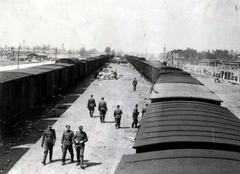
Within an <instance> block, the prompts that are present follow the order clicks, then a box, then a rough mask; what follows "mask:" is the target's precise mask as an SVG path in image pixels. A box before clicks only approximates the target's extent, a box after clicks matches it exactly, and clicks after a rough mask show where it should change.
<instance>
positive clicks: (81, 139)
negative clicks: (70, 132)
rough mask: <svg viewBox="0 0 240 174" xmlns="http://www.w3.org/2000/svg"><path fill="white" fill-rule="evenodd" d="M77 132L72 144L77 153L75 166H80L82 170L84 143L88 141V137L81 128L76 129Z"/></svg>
mask: <svg viewBox="0 0 240 174" xmlns="http://www.w3.org/2000/svg"><path fill="white" fill-rule="evenodd" d="M78 129H79V131H77V132H76V134H75V136H74V144H75V149H76V153H77V162H78V163H77V165H79V164H80V166H81V168H83V160H84V148H85V142H87V141H88V137H87V134H86V132H84V131H83V127H82V126H79V127H78Z"/></svg>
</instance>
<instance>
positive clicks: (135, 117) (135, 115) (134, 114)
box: [132, 104, 139, 128]
mask: <svg viewBox="0 0 240 174" xmlns="http://www.w3.org/2000/svg"><path fill="white" fill-rule="evenodd" d="M138 115H139V112H138V104H136V105H135V108H134V110H133V115H132V118H133V122H132V128H133V127H135V128H138V126H137V123H138ZM134 125H135V126H134Z"/></svg>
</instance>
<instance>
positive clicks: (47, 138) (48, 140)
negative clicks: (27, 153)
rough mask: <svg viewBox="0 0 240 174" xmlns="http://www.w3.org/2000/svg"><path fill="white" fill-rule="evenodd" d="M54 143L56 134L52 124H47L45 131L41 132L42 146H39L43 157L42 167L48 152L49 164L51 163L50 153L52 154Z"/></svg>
mask: <svg viewBox="0 0 240 174" xmlns="http://www.w3.org/2000/svg"><path fill="white" fill-rule="evenodd" d="M55 141H56V133H55V130H54V129H52V124H50V123H49V124H48V127H47V129H46V130H45V131H44V132H43V138H42V144H41V146H42V147H43V149H44V152H43V153H44V155H43V161H42V163H43V165H45V164H46V158H47V154H48V151H49V163H50V162H52V153H53V146H54V144H55Z"/></svg>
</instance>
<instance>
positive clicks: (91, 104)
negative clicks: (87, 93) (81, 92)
mask: <svg viewBox="0 0 240 174" xmlns="http://www.w3.org/2000/svg"><path fill="white" fill-rule="evenodd" d="M95 107H96V102H95V99H94V98H93V95H91V97H90V98H89V99H88V103H87V108H88V110H89V114H90V117H93V113H94V111H95ZM98 111H99V115H100V122H101V123H105V115H106V113H107V111H108V108H107V102H106V101H104V97H102V98H101V101H100V102H99V104H98Z"/></svg>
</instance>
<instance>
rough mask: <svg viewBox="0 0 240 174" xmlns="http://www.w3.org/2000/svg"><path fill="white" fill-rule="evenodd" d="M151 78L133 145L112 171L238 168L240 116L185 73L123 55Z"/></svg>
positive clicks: (209, 173)
mask: <svg viewBox="0 0 240 174" xmlns="http://www.w3.org/2000/svg"><path fill="white" fill-rule="evenodd" d="M126 59H127V60H128V62H130V63H131V64H132V65H133V66H134V67H135V68H136V69H137V70H139V71H140V72H141V73H142V74H143V75H145V76H146V77H147V78H149V80H151V81H152V82H154V83H155V84H154V86H153V88H152V92H151V95H150V99H151V104H150V105H149V107H148V108H147V112H146V113H145V115H144V117H143V118H142V120H141V123H140V125H141V126H140V128H139V131H138V133H137V135H136V138H135V141H134V145H133V148H134V149H136V154H130V155H123V157H122V159H121V161H120V163H119V165H118V167H117V168H116V170H115V174H126V173H136V174H146V173H147V174H153V173H154V174H156V173H161V174H165V173H168V174H193V173H194V174H200V173H201V174H203V173H204V174H205V173H206V174H213V173H218V174H236V173H240V127H239V125H240V120H239V119H238V117H237V116H236V115H234V114H233V113H232V112H231V111H230V110H229V109H228V108H226V107H223V106H221V103H222V100H221V99H220V98H219V97H218V96H217V95H216V94H215V93H213V92H212V91H211V90H209V89H208V88H207V87H205V86H204V85H203V84H202V83H201V82H200V81H198V80H197V79H195V78H193V77H192V76H191V75H190V74H189V73H188V72H184V71H182V70H181V69H178V68H175V67H169V66H166V65H163V64H161V63H156V64H155V63H152V62H150V61H146V60H144V59H139V58H137V57H133V56H126Z"/></svg>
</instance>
